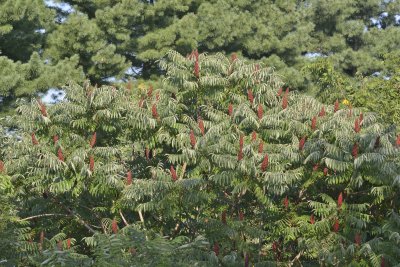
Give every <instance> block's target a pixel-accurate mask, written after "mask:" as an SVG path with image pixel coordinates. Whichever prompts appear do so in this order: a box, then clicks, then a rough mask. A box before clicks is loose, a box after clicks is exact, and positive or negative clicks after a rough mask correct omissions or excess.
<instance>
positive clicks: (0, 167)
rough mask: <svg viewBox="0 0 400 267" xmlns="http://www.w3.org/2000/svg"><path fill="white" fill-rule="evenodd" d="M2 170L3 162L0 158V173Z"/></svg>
mask: <svg viewBox="0 0 400 267" xmlns="http://www.w3.org/2000/svg"><path fill="white" fill-rule="evenodd" d="M2 172H4V162H3V161H2V160H0V173H2Z"/></svg>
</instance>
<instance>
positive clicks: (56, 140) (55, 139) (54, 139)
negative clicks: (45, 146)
mask: <svg viewBox="0 0 400 267" xmlns="http://www.w3.org/2000/svg"><path fill="white" fill-rule="evenodd" d="M58 139H59V138H58V135H55V136H53V142H54V144H56V143H57V142H58Z"/></svg>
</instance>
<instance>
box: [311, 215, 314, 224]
mask: <svg viewBox="0 0 400 267" xmlns="http://www.w3.org/2000/svg"><path fill="white" fill-rule="evenodd" d="M310 223H311V224H314V223H315V218H314V214H311V216H310Z"/></svg>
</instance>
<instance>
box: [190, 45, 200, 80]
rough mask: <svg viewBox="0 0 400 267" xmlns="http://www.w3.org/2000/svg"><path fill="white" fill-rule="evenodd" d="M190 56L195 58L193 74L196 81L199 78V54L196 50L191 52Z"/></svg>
mask: <svg viewBox="0 0 400 267" xmlns="http://www.w3.org/2000/svg"><path fill="white" fill-rule="evenodd" d="M191 56H192V57H193V56H194V58H195V62H194V70H193V73H194V76H196V78H197V79H198V78H199V77H200V66H199V52H198V51H197V49H196V50H194V51H193V52H192V55H191Z"/></svg>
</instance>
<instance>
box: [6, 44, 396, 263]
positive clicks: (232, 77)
mask: <svg viewBox="0 0 400 267" xmlns="http://www.w3.org/2000/svg"><path fill="white" fill-rule="evenodd" d="M160 66H161V68H162V69H163V70H164V71H165V73H166V77H165V79H164V82H163V83H160V84H156V83H152V84H148V86H145V87H144V86H143V85H141V84H133V83H129V84H127V85H126V87H125V86H122V87H118V88H115V87H111V86H102V87H93V86H90V85H89V84H88V83H87V84H85V85H83V86H81V85H79V84H76V83H72V84H70V85H69V86H67V87H65V90H66V92H67V100H66V101H63V102H60V103H58V104H55V105H52V106H45V105H44V104H43V103H41V102H40V101H39V102H38V101H37V100H35V99H34V100H32V101H30V102H27V101H21V102H20V103H19V107H18V114H17V115H15V116H14V117H13V118H12V120H10V121H8V125H9V126H13V125H15V126H18V128H15V134H14V135H12V136H7V135H5V136H3V139H2V145H6V146H5V147H4V149H3V150H2V151H3V152H2V155H1V158H2V160H3V161H4V166H3V168H2V175H1V176H0V177H1V178H2V180H1V181H2V182H1V190H3V191H4V192H7V194H5V195H4V197H3V198H8V201H7V203H9V204H7V206H5V209H10V212H9V214H10V213H11V212H14V217H12V216H11V217H10V216H8V217H7V218H6V220H5V221H6V222H7V221H10V222H14V225H13V226H12V229H13V231H14V236H13V238H15V239H16V240H15V241H13V240H12V239H11V240H9V242H11V244H10V245H9V246H8V248H7V249H6V250H5V252H3V251H2V253H3V254H0V255H2V256H1V257H2V258H5V259H6V260H9V261H10V262H13V260H14V262H20V263H21V262H22V263H24V264H27V265H28V264H40V263H42V264H49V265H57V264H61V263H64V264H67V265H79V264H81V265H92V264H94V265H96V266H105V265H107V264H112V265H113V266H154V265H157V264H164V265H166V266H172V265H173V266H188V265H191V264H198V265H200V266H214V265H215V266H218V264H222V265H224V266H249V265H248V264H249V262H251V264H253V263H254V264H258V265H259V266H269V265H271V266H275V265H276V264H278V265H283V266H286V265H287V264H304V265H310V264H311V265H318V264H325V265H357V264H364V265H373V266H378V265H379V264H381V261H383V262H386V263H387V264H390V265H395V264H399V257H398V255H399V243H400V239H399V238H398V237H399V233H400V217H399V215H398V214H399V208H398V207H399V204H400V203H399V199H398V197H397V196H398V193H399V186H400V183H399V176H398V173H399V166H400V165H399V160H400V157H399V154H400V148H399V147H400V138H399V137H398V136H397V134H396V129H395V127H393V126H389V127H388V126H386V125H385V124H383V123H382V122H381V121H380V120H379V119H378V118H377V117H376V116H375V115H374V114H373V113H369V112H367V113H362V112H361V111H360V110H359V109H356V108H353V109H348V108H347V107H345V106H344V105H342V104H339V103H335V104H332V105H324V104H321V103H320V102H318V101H316V100H315V99H313V98H312V97H309V96H305V95H302V94H299V93H296V92H290V91H289V90H286V88H283V90H282V87H281V86H282V85H283V82H282V81H281V80H280V79H279V77H278V76H277V75H276V74H275V72H274V70H273V69H272V68H270V67H268V66H264V65H263V64H261V63H257V64H250V63H248V62H246V61H245V60H241V59H238V58H237V57H236V56H235V55H233V56H232V58H231V59H229V58H226V57H225V56H223V55H222V54H216V55H210V56H207V55H206V54H200V55H198V54H197V52H196V51H195V52H193V53H192V54H191V55H190V56H189V57H186V58H185V57H183V56H182V55H180V54H179V53H177V52H173V51H171V52H169V53H168V54H167V56H166V57H164V58H163V60H162V61H161V62H160ZM3 198H2V199H1V201H3ZM15 216H17V217H15ZM19 218H22V219H19ZM26 222H29V224H28V225H26V224H24V223H26ZM3 227H6V226H3ZM9 227H10V228H11V226H9ZM9 251H12V252H13V253H16V254H17V255H18V257H16V258H12V257H8V253H10V252H9ZM10 255H11V254H10ZM155 255H157V256H155Z"/></svg>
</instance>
